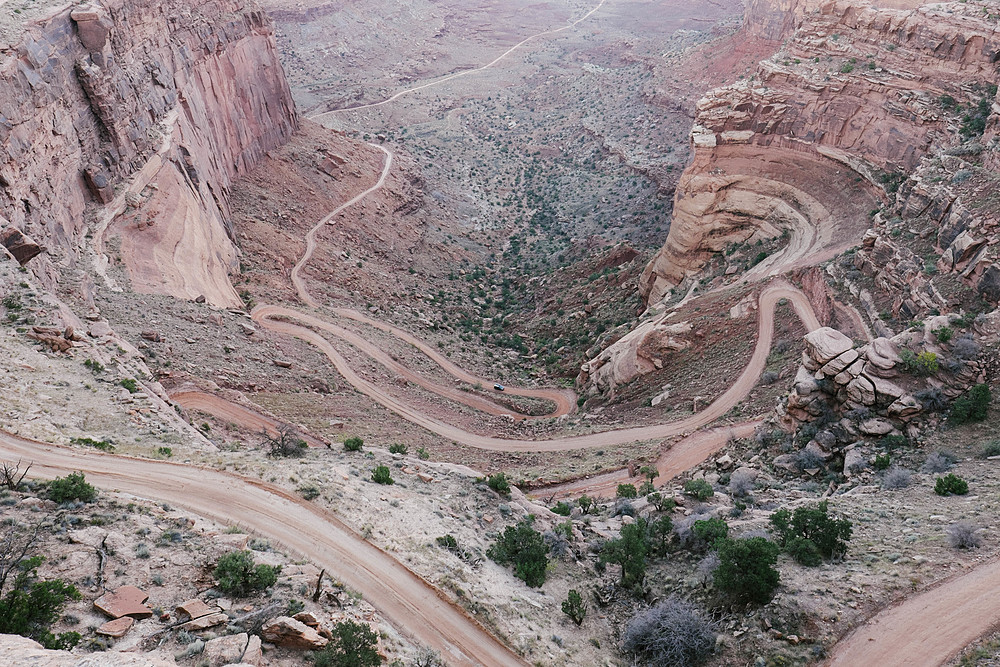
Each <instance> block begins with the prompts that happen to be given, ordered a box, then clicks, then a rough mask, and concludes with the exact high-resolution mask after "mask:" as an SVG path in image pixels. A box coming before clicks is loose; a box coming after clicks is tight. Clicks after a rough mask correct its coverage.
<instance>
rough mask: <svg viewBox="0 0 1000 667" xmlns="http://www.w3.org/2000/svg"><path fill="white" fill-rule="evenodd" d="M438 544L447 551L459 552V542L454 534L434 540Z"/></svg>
mask: <svg viewBox="0 0 1000 667" xmlns="http://www.w3.org/2000/svg"><path fill="white" fill-rule="evenodd" d="M434 541H435V542H437V545H438V546H439V547H442V548H444V549H447V550H448V551H458V540H456V539H455V536H454V535H452V534H450V533H449V534H448V535H442V536H441V537H438V538H436V539H435V540H434Z"/></svg>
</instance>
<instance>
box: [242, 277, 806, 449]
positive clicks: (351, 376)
mask: <svg viewBox="0 0 1000 667" xmlns="http://www.w3.org/2000/svg"><path fill="white" fill-rule="evenodd" d="M783 299H786V300H788V301H789V302H791V304H792V306H793V308H794V309H795V312H796V314H797V315H798V316H799V318H800V319H801V320H802V322H803V324H804V325H805V326H806V328H807V329H808V330H809V331H812V330H814V329H817V328H819V326H820V324H819V321H818V320H817V319H816V314H815V313H814V312H813V310H812V306H811V305H810V304H809V300H808V298H807V297H806V295H805V294H803V293H802V292H801V291H799V290H798V289H796V288H795V287H793V286H791V285H790V284H788V283H785V282H783V281H775V282H774V283H773V284H772V285H770V286H769V287H767V288H765V289H764V291H763V292H762V293H761V295H760V298H759V303H758V333H757V345H756V347H755V348H754V351H753V355H752V356H751V358H750V363H749V364H747V366H746V368H744V370H743V372H742V373H741V374H740V376H739V378H737V379H736V381H735V382H734V383H733V384H732V386H730V387H729V389H727V390H726V391H725V392H724V393H723V394H722V395H721V396H719V397H718V398H717V399H715V401H713V402H712V403H711V404H710V405H709V406H708V407H706V408H705V409H704V410H702V411H701V412H699V413H697V414H694V415H691V416H690V417H687V418H686V419H681V420H679V421H675V422H670V423H667V424H654V425H651V426H638V427H633V428H625V429H619V430H614V431H604V432H602V433H592V434H589V435H579V436H569V437H564V438H555V439H551V440H513V439H506V438H495V437H492V436H486V435H480V434H478V433H472V432H469V431H466V430H464V429H461V428H458V427H456V426H452V425H450V424H446V423H444V422H442V421H439V420H437V419H434V418H433V417H429V416H427V415H425V414H423V413H422V412H420V411H419V410H417V409H415V408H413V407H411V406H409V405H407V404H405V403H403V402H402V401H400V400H398V399H396V398H395V397H393V396H391V395H389V394H388V393H386V392H385V391H383V390H382V389H381V388H379V387H378V386H377V385H375V384H374V383H372V382H369V381H368V380H366V379H364V378H363V377H361V376H360V375H359V374H358V373H356V372H355V371H354V369H352V368H351V367H350V365H349V364H348V363H347V360H346V359H344V357H343V356H342V355H341V354H340V353H339V352H338V351H337V350H336V348H334V347H333V345H331V344H330V342H329V341H327V340H326V339H325V338H323V336H321V335H320V334H318V333H316V332H315V331H313V330H312V329H307V328H306V327H304V326H300V325H298V324H293V323H292V322H289V321H287V320H297V321H299V322H302V323H303V324H307V325H309V326H322V325H323V324H324V322H323V320H321V319H320V318H317V317H315V316H312V315H308V314H305V313H301V312H299V311H297V310H294V309H292V308H286V307H284V306H272V305H261V306H257V307H256V308H255V309H254V310H253V313H252V314H251V315H252V317H253V319H254V321H255V322H257V323H258V324H259V325H260V326H262V327H264V328H265V329H269V330H271V331H275V332H277V333H282V334H287V335H290V336H295V337H296V338H299V339H301V340H304V341H306V342H308V343H311V344H312V345H315V346H316V347H317V348H318V349H319V350H320V351H321V352H323V354H325V355H326V357H327V359H329V360H330V362H331V363H332V364H333V365H334V367H335V368H336V369H337V371H338V372H339V373H340V374H341V375H342V376H343V377H344V379H345V380H347V381H348V382H349V383H350V384H352V385H353V386H354V388H355V389H357V390H358V391H359V392H361V393H362V394H364V395H366V396H368V397H369V398H371V399H372V400H374V401H375V402H377V403H379V404H380V405H382V406H384V407H386V408H388V409H389V410H391V411H393V412H395V413H396V414H397V415H399V416H400V417H402V418H403V419H406V420H407V421H409V422H411V423H413V424H416V425H418V426H421V427H423V428H425V429H427V430H429V431H431V432H432V433H436V434H437V435H439V436H441V437H443V438H447V439H449V440H452V441H454V442H456V443H458V444H462V445H468V446H470V447H477V448H479V449H486V450H493V451H505V452H555V451H566V450H572V449H584V448H593V447H608V446H613V445H618V444H625V443H629V442H639V441H645V440H657V439H662V438H669V437H674V436H677V435H682V434H686V433H689V432H691V431H694V430H696V429H698V428H701V427H702V426H705V425H706V424H709V423H711V422H713V421H715V420H716V419H718V418H719V417H721V416H722V415H724V414H725V413H726V412H728V411H729V410H730V409H731V408H732V407H733V406H735V405H736V404H737V403H739V402H740V401H741V400H742V399H743V398H744V397H745V396H746V395H747V394H748V393H749V392H750V390H751V389H753V387H754V386H755V385H756V384H757V380H758V378H759V377H760V373H761V371H763V370H764V366H765V364H766V363H767V356H768V354H769V353H770V349H771V340H772V338H773V336H774V309H775V307H776V306H777V304H778V302H779V301H781V300H783ZM278 318H281V319H278ZM322 328H324V329H325V328H326V327H325V326H324V327H322Z"/></svg>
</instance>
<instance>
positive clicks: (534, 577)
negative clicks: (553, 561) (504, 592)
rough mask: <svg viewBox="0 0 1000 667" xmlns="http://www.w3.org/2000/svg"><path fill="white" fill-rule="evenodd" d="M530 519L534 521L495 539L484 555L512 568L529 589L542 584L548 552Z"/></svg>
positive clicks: (507, 530)
mask: <svg viewBox="0 0 1000 667" xmlns="http://www.w3.org/2000/svg"><path fill="white" fill-rule="evenodd" d="M531 519H534V517H530V518H529V520H526V521H522V522H520V523H518V524H517V525H516V526H508V527H507V528H506V529H505V530H504V532H503V533H501V534H500V535H499V536H497V541H496V542H495V543H494V544H493V546H491V547H490V548H489V550H487V552H486V555H487V556H489V557H490V558H492V559H493V560H495V561H496V562H497V563H500V564H501V565H513V566H514V576H516V577H517V578H518V579H520V580H521V581H523V582H524V583H526V584H527V585H529V586H531V587H532V588H538V587H539V586H541V585H542V584H544V583H545V569H546V568H547V567H548V564H549V559H548V553H549V548H548V547H547V546H546V545H545V540H544V539H543V538H542V535H541V533H539V532H538V531H537V530H535V529H534V528H532V527H531Z"/></svg>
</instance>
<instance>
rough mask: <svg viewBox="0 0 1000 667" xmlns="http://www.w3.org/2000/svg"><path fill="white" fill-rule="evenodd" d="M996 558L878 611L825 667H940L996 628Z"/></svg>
mask: <svg viewBox="0 0 1000 667" xmlns="http://www.w3.org/2000/svg"><path fill="white" fill-rule="evenodd" d="M998 589H1000V559H994V560H990V561H987V562H986V563H983V564H982V565H978V566H976V567H975V568H974V569H973V570H972V571H970V572H968V573H966V574H962V575H959V576H957V577H954V578H951V579H947V580H945V581H944V582H943V583H941V584H939V585H937V586H934V587H932V588H930V589H928V590H926V591H924V592H922V593H920V594H919V595H915V596H912V597H909V598H906V599H905V600H904V601H903V602H901V603H900V604H898V605H895V606H893V607H890V608H888V609H886V610H884V611H882V612H879V613H878V614H876V615H875V616H873V617H872V618H870V619H868V621H867V622H865V623H864V625H860V626H858V627H857V628H855V629H854V630H853V631H852V632H851V633H850V634H848V635H847V636H846V637H845V638H844V639H842V640H841V641H840V642H838V643H837V645H836V646H835V647H834V649H833V655H832V657H831V658H830V660H829V661H827V663H826V664H827V665H828V667H855V666H856V665H907V666H908V667H920V666H922V665H928V666H930V665H941V664H943V663H945V662H947V661H948V660H949V659H951V658H953V657H954V656H955V655H956V654H957V653H958V652H959V651H961V650H962V649H963V648H965V647H966V646H968V645H969V644H971V643H972V642H974V641H975V640H976V639H978V638H979V637H982V636H983V635H985V634H987V633H988V632H990V631H991V630H993V629H994V628H996V627H997V626H1000V605H997V603H996V592H997V590H998Z"/></svg>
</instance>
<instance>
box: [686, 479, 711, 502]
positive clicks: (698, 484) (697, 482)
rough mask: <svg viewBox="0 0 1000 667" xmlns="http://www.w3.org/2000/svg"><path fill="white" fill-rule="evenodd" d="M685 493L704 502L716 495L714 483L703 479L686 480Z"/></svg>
mask: <svg viewBox="0 0 1000 667" xmlns="http://www.w3.org/2000/svg"><path fill="white" fill-rule="evenodd" d="M684 493H686V494H687V495H689V496H694V497H695V498H697V499H698V500H700V501H702V502H704V501H706V500H708V499H709V498H711V497H712V496H713V495H715V491H714V490H713V489H712V485H711V484H709V483H708V482H706V481H705V480H703V479H689V480H688V481H686V482H684Z"/></svg>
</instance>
